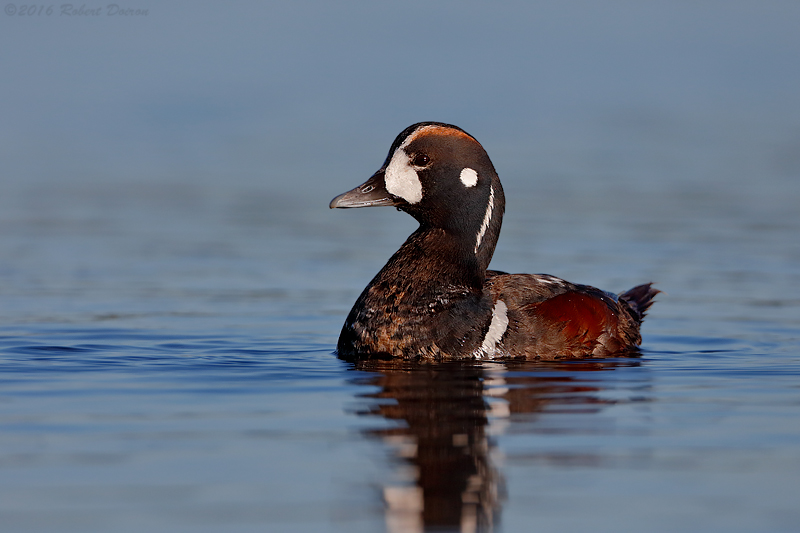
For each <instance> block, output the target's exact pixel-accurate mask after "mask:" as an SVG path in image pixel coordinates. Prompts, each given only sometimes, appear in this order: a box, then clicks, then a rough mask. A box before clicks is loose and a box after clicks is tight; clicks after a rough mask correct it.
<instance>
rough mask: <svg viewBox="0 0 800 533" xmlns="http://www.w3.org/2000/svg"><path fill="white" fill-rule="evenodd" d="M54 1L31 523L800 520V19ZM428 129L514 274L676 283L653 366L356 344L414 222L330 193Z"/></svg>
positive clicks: (30, 151) (5, 15) (28, 43)
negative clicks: (441, 140)
mask: <svg viewBox="0 0 800 533" xmlns="http://www.w3.org/2000/svg"><path fill="white" fill-rule="evenodd" d="M76 5H77V4H76ZM120 5H121V6H122V4H120ZM9 6H11V7H9ZM21 6H22V4H21V3H20V4H17V3H9V4H8V5H4V10H3V12H2V13H0V30H1V31H0V50H2V51H3V52H0V71H2V72H3V75H2V76H1V77H0V92H1V93H2V95H3V97H2V98H0V117H2V119H1V120H0V532H2V533H7V532H8V533H16V532H21V533H22V532H24V533H29V532H36V533H39V532H50V531H59V532H66V533H71V532H75V533H78V532H80V533H85V532H109V531H113V532H128V531H130V532H137V533H138V532H141V531H153V532H156V531H159V532H160V531H165V532H181V531H186V532H192V533H196V532H203V531H215V532H216V531H226V532H240V531H241V532H244V531H259V532H263V531H270V532H271V531H280V532H292V531H297V532H301V531H302V532H306V531H347V532H358V531H364V532H374V531H390V532H416V531H423V530H425V529H427V530H435V531H463V532H464V533H469V532H472V531H492V530H494V531H506V532H517V531H533V530H535V531H558V532H573V531H574V532H583V531H599V532H603V531H608V532H615V533H617V532H641V531H655V532H659V531H664V532H668V531H669V532H672V531H704V532H724V533H731V532H753V531H758V532H790V531H798V530H800V506H798V504H797V500H798V498H797V493H798V489H800V289H798V287H800V239H798V235H800V208H798V206H800V156H799V155H798V154H800V136H799V134H798V132H800V114H799V113H800V98H799V97H798V95H800V69H798V68H797V65H798V61H799V60H800V56H798V50H800V33H798V32H797V28H796V26H797V25H796V21H797V20H798V16H800V8H799V7H798V4H796V3H792V2H779V1H760V2H748V1H744V0H736V1H727V2H724V5H723V4H722V3H719V4H718V3H714V2H704V3H680V4H677V3H674V2H672V3H663V4H661V3H658V2H651V3H646V4H641V5H639V4H632V3H630V2H614V1H610V2H604V3H603V4H602V5H601V4H598V3H595V2H580V1H577V2H570V3H563V4H560V3H529V2H528V3H524V2H520V3H514V2H511V3H506V4H504V5H502V6H499V5H494V4H492V5H489V4H486V5H483V4H478V3H464V2H448V1H443V2H437V3H435V4H432V3H430V2H427V3H417V2H414V1H409V2H404V3H402V4H399V3H398V4H386V5H378V4H376V5H374V6H370V7H369V8H367V7H365V6H356V5H349V4H337V5H334V4H325V3H321V2H302V3H291V4H290V3H287V4H285V5H282V6H277V5H275V4H274V3H269V2H267V3H264V2H258V3H257V2H248V1H244V0H243V1H241V2H237V3H236V6H235V7H231V6H228V5H226V4H222V3H208V4H205V3H203V2H192V3H191V4H183V3H181V2H170V3H161V4H150V5H147V4H146V3H145V4H141V3H140V4H129V5H128V4H126V5H125V6H123V7H130V8H137V9H138V8H141V9H147V10H148V14H147V15H137V16H130V17H126V18H122V17H116V18H114V17H109V16H107V15H104V16H102V17H96V18H93V17H87V16H84V17H72V18H64V17H60V16H55V15H47V12H46V10H43V11H42V13H43V14H38V11H37V14H34V15H28V14H26V15H25V16H20V15H19V13H20V12H21ZM86 6H87V8H91V7H93V6H94V4H91V3H90V4H86ZM11 13H14V14H11ZM26 13H27V10H26ZM421 120H441V121H447V122H452V123H455V124H457V125H459V126H461V127H463V128H465V129H466V130H467V131H469V132H470V133H472V134H473V135H475V136H476V137H477V138H478V139H479V140H480V141H481V142H482V143H483V144H484V146H485V147H486V148H487V150H488V152H489V154H490V156H491V157H492V160H493V162H494V164H495V166H496V168H497V170H498V172H499V174H500V177H501V179H502V181H503V185H504V189H505V194H506V197H507V206H506V216H505V219H504V225H503V230H502V233H501V236H500V242H499V244H498V248H497V252H496V254H495V258H494V260H493V262H492V267H493V268H496V269H500V270H505V271H510V272H533V273H548V274H553V275H556V276H560V277H563V278H565V279H568V280H570V281H573V282H578V283H588V284H592V285H595V286H598V287H600V288H603V289H606V290H611V291H622V290H625V289H628V288H630V287H632V286H634V285H636V284H639V283H644V282H648V281H655V282H657V287H658V288H659V289H661V290H662V291H663V293H662V294H660V295H659V297H658V301H657V302H656V304H655V305H654V306H653V307H652V309H651V312H650V314H649V316H648V317H647V319H646V321H645V324H644V327H643V337H644V343H643V345H642V353H641V356H640V357H637V358H630V359H610V360H603V361H575V362H564V363H522V362H513V363H503V362H492V363H458V364H456V363H448V364H417V365H414V364H407V363H402V364H389V363H373V364H364V365H353V364H349V363H345V362H343V361H340V360H338V359H337V358H336V356H335V354H334V353H333V350H334V347H335V345H336V339H337V337H338V333H339V330H340V328H341V325H342V323H343V321H344V318H345V316H346V314H347V312H348V311H349V309H350V307H351V306H352V304H353V302H354V301H355V299H356V298H357V296H358V294H359V293H360V291H361V290H362V289H363V287H364V286H365V285H366V284H367V283H368V281H369V280H370V279H371V277H372V276H373V275H374V274H375V273H376V272H377V271H378V270H379V269H380V267H381V266H383V264H384V263H385V261H386V260H387V259H388V257H389V256H390V255H391V254H392V253H393V252H394V251H395V250H396V249H397V248H398V247H399V245H400V244H401V243H402V242H403V240H404V239H405V237H406V236H407V235H408V234H409V233H411V232H412V231H413V230H414V228H415V224H414V222H413V220H411V218H410V217H408V216H406V215H404V214H403V213H398V212H396V211H395V210H392V209H380V208H374V209H361V210H348V211H338V210H337V211H330V210H329V209H328V207H327V206H328V202H329V201H330V199H331V198H333V197H334V196H335V195H337V194H339V193H341V192H343V191H345V190H348V189H350V188H352V187H353V186H355V185H358V184H360V183H362V182H363V181H364V180H365V179H366V178H368V177H369V176H370V175H371V173H372V172H373V171H375V170H376V169H377V168H378V167H379V166H380V164H381V162H382V161H383V159H384V157H385V155H386V151H387V150H388V148H389V145H390V143H391V141H392V140H393V139H394V136H395V135H396V134H397V133H399V132H400V131H401V130H402V129H403V128H405V127H406V126H408V125H409V124H412V123H414V122H417V121H421Z"/></svg>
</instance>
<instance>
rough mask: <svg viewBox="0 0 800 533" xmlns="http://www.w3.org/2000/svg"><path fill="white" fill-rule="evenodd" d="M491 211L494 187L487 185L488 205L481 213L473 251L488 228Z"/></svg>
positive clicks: (476, 248)
mask: <svg viewBox="0 0 800 533" xmlns="http://www.w3.org/2000/svg"><path fill="white" fill-rule="evenodd" d="M492 211H494V187H489V205H487V206H486V214H484V215H483V222H482V223H481V229H480V230H479V231H478V238H477V239H475V252H474V253H476V254H477V253H478V248H480V245H481V241H482V240H483V236H484V234H485V233H486V230H487V229H488V228H489V222H491V221H492Z"/></svg>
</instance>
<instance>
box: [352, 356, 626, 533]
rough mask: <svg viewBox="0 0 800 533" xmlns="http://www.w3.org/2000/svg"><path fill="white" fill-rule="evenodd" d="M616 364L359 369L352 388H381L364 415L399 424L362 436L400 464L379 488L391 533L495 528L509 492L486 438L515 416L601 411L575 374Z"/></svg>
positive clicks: (589, 384)
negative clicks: (557, 408)
mask: <svg viewBox="0 0 800 533" xmlns="http://www.w3.org/2000/svg"><path fill="white" fill-rule="evenodd" d="M619 364H620V363H618V362H615V361H613V360H608V361H592V362H581V363H580V364H579V365H575V364H572V365H565V366H553V365H557V363H551V364H547V365H546V366H545V365H542V364H536V363H524V362H520V363H508V364H506V363H502V364H501V363H475V362H469V361H466V362H457V361H454V362H448V363H432V364H427V363H410V362H405V361H396V360H395V361H362V362H359V363H357V366H356V368H357V369H358V370H361V371H366V372H369V374H367V377H366V378H363V377H361V376H359V378H357V381H358V382H359V383H360V384H362V385H370V386H377V387H379V390H378V391H377V392H375V393H370V394H367V395H365V396H364V397H365V398H369V399H371V400H370V401H369V402H368V408H367V409H366V410H363V411H361V414H362V415H367V416H379V417H382V418H385V419H386V420H389V421H392V422H401V423H400V424H397V425H395V426H394V427H391V428H389V429H385V428H382V429H377V430H371V431H369V432H368V434H369V435H371V436H374V437H379V438H381V439H382V440H383V441H384V442H385V443H387V444H389V445H390V447H391V448H392V449H393V451H394V454H395V456H396V459H397V460H398V461H399V464H398V465H397V468H396V472H397V474H398V476H397V477H398V478H399V479H396V480H395V481H394V482H391V483H388V484H387V485H386V486H384V488H383V498H384V502H385V504H386V519H387V528H388V530H389V531H392V532H394V531H398V532H399V531H403V532H415V531H424V530H437V529H442V530H448V531H453V530H454V531H462V532H469V531H491V530H493V529H494V525H495V524H496V523H497V522H498V521H499V516H500V509H501V504H502V501H503V499H504V496H505V494H504V492H505V491H504V482H503V476H502V474H501V472H500V470H499V468H498V465H497V464H496V461H495V460H494V456H495V455H496V454H495V453H494V452H493V450H494V444H493V442H492V435H496V434H499V433H502V432H503V431H504V428H505V427H506V426H507V424H509V423H511V424H513V423H514V419H513V418H510V417H512V416H513V415H519V414H535V413H540V412H541V411H543V410H544V409H545V408H546V407H548V406H549V405H550V404H552V403H559V402H566V403H568V404H569V405H570V406H573V407H574V406H575V405H576V404H580V405H583V406H584V409H582V411H581V412H582V413H584V414H585V413H587V412H588V411H596V410H599V409H600V408H601V407H602V406H603V404H604V402H603V400H602V399H600V398H599V397H598V395H597V394H593V392H598V391H599V390H600V389H599V388H598V387H597V383H598V381H597V380H583V379H580V377H579V376H580V372H576V371H580V370H588V371H592V370H611V369H613V368H615V367H616V366H618V365H619ZM625 364H637V363H636V362H635V361H632V360H627V361H626V363H625ZM532 365H535V366H532ZM554 370H555V371H557V372H553V371H554ZM587 410H588V411H587ZM525 420H526V422H530V417H525ZM562 460H563V458H562Z"/></svg>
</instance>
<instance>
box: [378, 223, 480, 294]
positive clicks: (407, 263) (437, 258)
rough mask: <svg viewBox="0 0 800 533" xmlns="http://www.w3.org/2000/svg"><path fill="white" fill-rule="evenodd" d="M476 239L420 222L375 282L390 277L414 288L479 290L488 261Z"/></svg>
mask: <svg viewBox="0 0 800 533" xmlns="http://www.w3.org/2000/svg"><path fill="white" fill-rule="evenodd" d="M474 248H475V243H474V242H472V240H471V239H469V238H466V239H465V238H464V236H463V235H457V234H453V233H450V232H447V231H445V230H443V229H439V228H430V227H425V226H420V227H419V229H417V231H415V232H414V233H412V234H411V235H410V236H409V237H408V239H407V240H406V242H405V243H403V245H402V246H401V247H400V249H399V250H398V251H397V252H395V254H394V255H393V256H392V257H391V259H389V262H388V263H386V266H384V267H383V269H382V270H381V272H380V273H379V274H378V276H376V278H375V280H373V281H374V282H377V281H379V279H380V280H381V281H383V280H387V281H391V282H392V283H394V284H399V285H404V286H405V287H406V288H407V289H408V290H410V291H411V292H425V291H430V290H431V288H430V287H428V286H433V287H435V288H437V290H436V291H434V292H438V289H446V288H448V287H451V288H452V289H463V290H470V291H477V292H480V291H481V290H482V287H483V281H484V278H485V277H486V267H487V266H488V261H486V264H483V262H482V261H480V259H479V256H478V255H476V253H475V249H474Z"/></svg>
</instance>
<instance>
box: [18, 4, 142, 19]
mask: <svg viewBox="0 0 800 533" xmlns="http://www.w3.org/2000/svg"><path fill="white" fill-rule="evenodd" d="M4 11H5V14H6V15H7V16H9V17H52V16H56V17H85V18H90V17H146V16H147V15H148V10H147V9H141V8H130V7H124V6H121V5H119V4H108V5H106V6H92V5H86V4H81V5H77V4H60V5H53V4H19V5H18V4H6V7H5V9H4Z"/></svg>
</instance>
